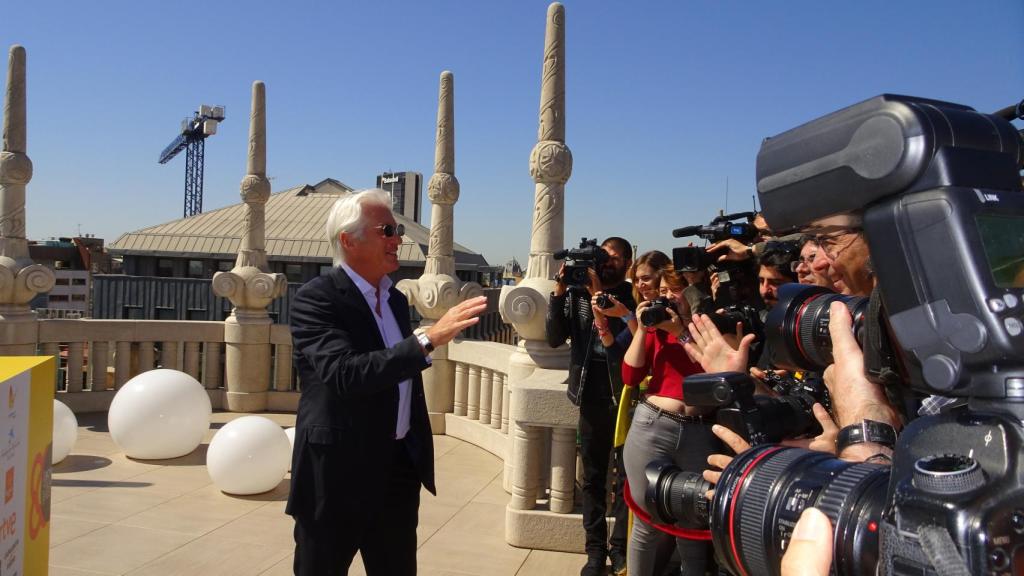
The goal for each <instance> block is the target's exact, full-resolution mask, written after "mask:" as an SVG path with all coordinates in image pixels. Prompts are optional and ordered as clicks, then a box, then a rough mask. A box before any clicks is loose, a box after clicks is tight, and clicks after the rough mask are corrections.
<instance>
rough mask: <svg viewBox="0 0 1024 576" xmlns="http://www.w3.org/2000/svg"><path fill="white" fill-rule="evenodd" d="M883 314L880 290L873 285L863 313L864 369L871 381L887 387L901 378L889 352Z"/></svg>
mask: <svg viewBox="0 0 1024 576" xmlns="http://www.w3.org/2000/svg"><path fill="white" fill-rule="evenodd" d="M884 314H885V305H884V304H883V303H882V292H881V290H879V288H878V286H875V288H874V289H873V290H872V291H871V297H870V298H869V299H868V310H867V313H866V314H865V315H864V344H863V352H864V369H865V371H866V372H867V375H868V378H869V379H870V380H871V381H873V382H877V383H879V384H884V385H885V386H886V387H888V386H891V385H897V384H899V383H900V382H901V381H902V378H901V377H900V374H899V371H898V370H897V367H896V359H895V358H894V357H893V355H892V354H891V353H890V351H891V350H892V346H891V345H890V342H889V334H888V332H886V329H885V323H884V321H883V319H882V318H883V315H884Z"/></svg>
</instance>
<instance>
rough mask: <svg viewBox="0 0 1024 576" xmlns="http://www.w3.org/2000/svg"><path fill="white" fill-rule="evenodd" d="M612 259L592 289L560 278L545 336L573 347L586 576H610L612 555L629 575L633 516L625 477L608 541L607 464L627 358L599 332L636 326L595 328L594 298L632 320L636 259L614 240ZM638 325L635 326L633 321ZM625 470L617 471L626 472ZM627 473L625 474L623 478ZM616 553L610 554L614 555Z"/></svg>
mask: <svg viewBox="0 0 1024 576" xmlns="http://www.w3.org/2000/svg"><path fill="white" fill-rule="evenodd" d="M601 249H603V250H604V252H605V253H607V259H605V261H604V263H603V264H602V265H600V267H599V269H598V270H590V271H589V278H590V283H589V286H571V287H570V286H567V284H566V282H565V278H564V272H565V266H564V265H563V267H562V270H560V271H559V274H558V276H557V278H556V280H558V284H557V285H556V287H555V291H554V293H552V294H551V298H550V300H549V303H548V311H547V317H546V328H547V338H548V345H550V346H551V347H552V348H556V347H558V346H561V345H562V344H564V343H565V341H566V338H568V339H569V340H570V354H571V357H570V366H569V381H568V389H567V394H568V396H569V400H570V401H571V402H572V403H573V404H574V405H576V406H579V409H580V420H579V436H580V455H581V457H582V460H583V490H582V492H583V528H584V530H585V531H586V552H587V557H588V559H587V564H586V566H584V568H583V570H582V571H581V575H582V576H589V575H598V574H604V570H605V566H606V564H607V559H608V557H609V555H610V557H611V560H612V567H613V569H614V570H616V571H618V570H620V569H624V568H625V554H626V531H627V523H628V520H627V514H626V507H625V505H624V503H623V502H622V492H621V490H622V489H621V485H622V482H621V477H620V480H619V481H618V482H616V490H615V492H616V493H615V500H614V504H613V515H614V517H615V528H614V531H613V533H612V535H611V540H610V542H609V539H608V524H607V520H606V518H605V516H606V512H607V504H606V502H607V495H608V489H607V480H608V464H609V459H610V456H611V454H612V444H613V439H614V434H615V420H616V415H617V402H618V397H619V394H620V392H621V388H622V383H621V382H622V380H621V369H620V363H621V351H619V352H618V353H616V349H615V348H611V349H607V350H606V348H605V346H603V345H602V343H601V341H600V340H601V336H602V334H600V331H604V330H607V331H608V332H609V335H612V336H613V337H614V335H616V334H619V333H621V332H623V331H625V330H627V324H628V322H629V321H631V320H630V319H628V318H627V319H625V320H624V319H623V318H616V317H609V318H607V319H606V322H607V325H606V326H602V328H601V330H599V329H598V328H596V327H595V324H594V322H595V317H594V313H593V310H592V308H591V298H592V297H593V296H594V295H596V294H597V293H598V292H599V291H602V292H604V293H606V294H608V295H609V296H610V297H611V298H610V300H609V302H610V303H611V304H612V305H613V306H614V305H615V303H616V302H618V303H620V304H621V305H624V306H625V307H626V308H627V310H628V311H629V316H631V315H632V312H631V310H632V309H633V308H635V303H634V300H633V295H632V294H631V289H630V285H629V283H628V282H626V281H625V277H626V270H627V269H628V268H629V266H630V264H631V262H632V258H633V251H632V247H631V246H630V244H629V242H627V241H626V240H624V239H622V238H619V237H611V238H608V239H607V240H605V241H604V242H603V243H602V244H601ZM632 321H635V320H632ZM621 468H622V467H621V466H619V469H620V471H621ZM620 473H621V472H620ZM609 548H610V550H609Z"/></svg>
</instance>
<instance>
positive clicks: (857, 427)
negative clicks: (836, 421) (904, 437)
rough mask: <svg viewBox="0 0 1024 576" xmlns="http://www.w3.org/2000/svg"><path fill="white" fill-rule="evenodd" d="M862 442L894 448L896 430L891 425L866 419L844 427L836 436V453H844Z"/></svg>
mask: <svg viewBox="0 0 1024 576" xmlns="http://www.w3.org/2000/svg"><path fill="white" fill-rule="evenodd" d="M862 442H873V443H875V444H881V445H882V446H885V447H887V448H893V447H894V446H896V429H895V428H893V427H892V425H891V424H886V423H885V422H878V421H877V420H868V419H866V418H865V419H864V420H861V421H860V422H858V423H857V424H850V425H849V426H844V427H843V428H842V429H841V430H840V431H839V435H838V436H836V453H837V454H839V453H842V451H843V450H845V449H847V448H849V447H850V446H853V445H854V444H860V443H862Z"/></svg>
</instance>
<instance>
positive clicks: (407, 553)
mask: <svg viewBox="0 0 1024 576" xmlns="http://www.w3.org/2000/svg"><path fill="white" fill-rule="evenodd" d="M307 448H312V449H314V450H321V449H328V448H330V447H328V446H314V445H307ZM393 452H394V464H393V468H392V472H391V478H390V481H389V482H388V483H387V485H384V486H379V487H378V488H379V490H377V491H376V492H373V493H369V494H351V495H349V496H350V497H349V498H346V499H345V502H346V505H345V506H346V509H345V510H337V511H331V514H330V515H329V517H327V518H323V519H320V520H315V519H313V518H307V517H304V516H296V517H295V533H294V534H295V563H294V569H295V574H296V575H299V576H335V575H338V576H341V575H347V574H348V570H349V566H350V565H351V564H352V559H353V558H354V557H355V554H356V552H357V551H358V552H359V553H360V554H361V556H362V559H363V567H364V568H365V569H366V574H367V576H414V575H415V574H416V526H417V524H418V523H419V505H420V480H419V477H418V476H417V474H416V469H415V467H414V466H413V462H412V459H411V458H410V456H409V451H408V448H407V446H406V443H405V441H404V440H395V442H394V449H393ZM321 456H322V457H323V458H322V459H321V462H320V463H321V465H325V466H334V467H339V468H341V469H344V468H350V467H351V463H349V462H344V461H342V459H341V458H338V457H337V456H334V457H333V458H331V457H330V456H331V455H328V454H321V455H316V457H317V458H318V459H320V457H321ZM329 477H338V476H329Z"/></svg>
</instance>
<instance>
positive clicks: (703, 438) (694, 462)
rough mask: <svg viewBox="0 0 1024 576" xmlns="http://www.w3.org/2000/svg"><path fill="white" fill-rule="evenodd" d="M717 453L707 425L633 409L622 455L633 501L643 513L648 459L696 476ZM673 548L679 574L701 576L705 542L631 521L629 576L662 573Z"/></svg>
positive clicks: (706, 551)
mask: <svg viewBox="0 0 1024 576" xmlns="http://www.w3.org/2000/svg"><path fill="white" fill-rule="evenodd" d="M716 453H722V444H721V442H720V441H719V440H718V438H717V437H716V436H715V435H714V434H713V433H712V432H711V424H710V423H700V422H676V421H675V420H672V419H671V418H669V417H668V416H667V415H664V414H661V415H659V413H658V411H657V409H655V408H652V407H651V406H649V405H647V404H644V403H641V404H638V405H637V407H636V412H635V413H634V415H633V423H632V424H631V425H630V427H629V435H628V436H627V437H626V446H625V451H624V454H623V462H624V464H625V466H626V478H627V479H628V481H629V492H630V494H632V496H633V500H634V501H635V502H636V503H637V504H638V505H639V506H640V507H641V508H643V509H644V510H646V507H645V505H644V493H645V492H646V491H647V476H646V475H645V474H644V469H645V468H646V467H647V465H648V464H649V463H650V462H651V461H652V460H659V459H663V460H670V461H672V462H674V463H675V465H676V466H678V467H679V468H680V469H682V470H684V471H689V472H697V473H700V472H701V471H703V470H704V469H705V468H707V467H708V466H707V458H708V456H710V455H711V454H716ZM648 512H649V511H648ZM683 527H684V528H706V526H683ZM673 543H674V544H675V549H676V550H677V551H678V552H679V559H680V561H681V562H682V565H681V567H680V574H684V575H687V576H689V575H694V576H701V575H703V574H704V572H705V569H706V567H707V564H708V561H709V560H710V554H711V543H710V542H705V541H700V540H686V539H683V538H673V537H672V536H671V535H669V534H666V533H664V532H662V531H660V530H658V529H657V528H654V527H652V526H649V525H647V524H646V523H644V522H643V521H642V520H640V519H639V518H634V519H633V531H632V533H631V534H630V539H629V548H628V559H627V565H628V566H629V574H630V576H650V575H653V574H661V573H662V570H664V566H665V564H666V563H667V562H668V560H669V558H670V557H671V555H672V548H673V546H672V544H673Z"/></svg>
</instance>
